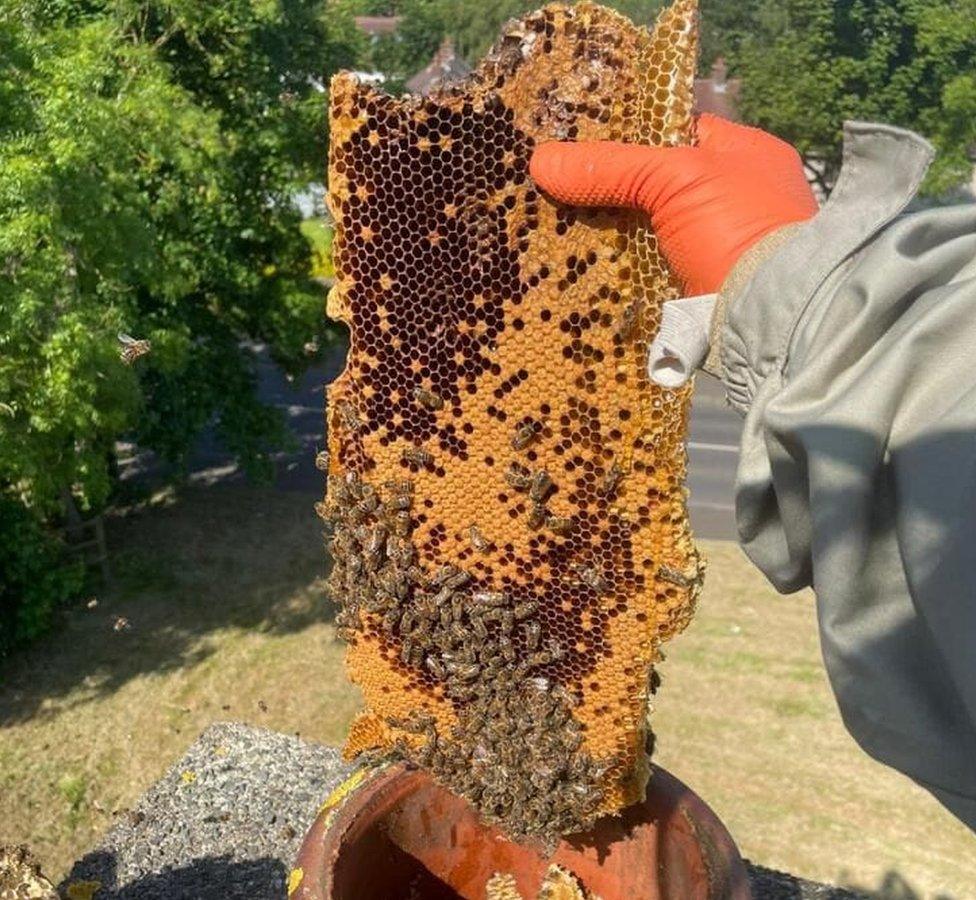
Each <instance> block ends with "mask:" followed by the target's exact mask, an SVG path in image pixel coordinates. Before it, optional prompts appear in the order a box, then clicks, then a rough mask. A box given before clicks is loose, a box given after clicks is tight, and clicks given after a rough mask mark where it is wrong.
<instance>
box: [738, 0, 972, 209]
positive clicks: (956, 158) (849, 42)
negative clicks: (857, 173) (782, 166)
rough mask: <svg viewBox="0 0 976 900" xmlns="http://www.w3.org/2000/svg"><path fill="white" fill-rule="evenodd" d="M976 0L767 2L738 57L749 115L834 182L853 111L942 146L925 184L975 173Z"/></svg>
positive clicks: (931, 187) (941, 184) (953, 181)
mask: <svg viewBox="0 0 976 900" xmlns="http://www.w3.org/2000/svg"><path fill="white" fill-rule="evenodd" d="M974 21H976V0H785V2H784V0H775V2H774V0H762V2H761V4H760V6H759V7H758V9H757V12H756V18H755V31H754V33H753V34H752V35H749V36H747V37H745V38H744V39H743V40H742V41H741V45H740V47H739V50H738V53H737V55H736V58H735V60H734V62H735V64H736V70H737V74H738V75H739V76H740V77H741V78H742V82H743V86H742V96H741V101H740V110H741V112H742V114H743V116H744V118H745V119H746V120H747V121H750V122H752V123H754V124H756V125H759V126H760V127H763V128H766V129H768V130H770V131H773V132H775V133H776V134H779V135H781V136H782V137H784V138H785V139H786V140H788V141H791V142H792V143H794V144H795V145H796V146H797V148H798V149H799V150H800V152H801V153H802V154H803V155H804V158H805V159H806V160H807V161H808V162H809V163H810V164H811V167H812V169H811V170H812V171H815V172H816V173H817V177H818V179H819V180H820V181H821V182H822V184H823V186H824V187H825V188H829V187H830V186H831V185H832V184H833V182H834V180H835V179H836V176H837V173H838V171H839V169H840V163H841V141H842V125H843V122H844V120H845V119H865V120H870V121H883V122H890V123H892V124H896V125H901V126H904V127H907V128H911V129H914V130H916V131H919V132H921V133H922V134H924V135H926V136H927V137H928V138H930V139H931V140H932V141H933V142H934V143H935V145H936V147H937V149H938V150H939V157H938V159H937V161H936V163H935V164H934V165H933V168H932V172H931V174H930V175H929V177H928V179H927V181H926V182H925V185H924V186H923V190H924V191H925V192H927V193H929V194H938V193H941V192H943V191H946V190H948V189H951V188H952V187H955V186H958V185H959V184H960V183H961V182H963V181H966V180H968V179H969V178H970V177H971V174H972V162H971V160H970V158H969V156H970V154H971V153H972V151H973V149H974V148H976V28H974V27H973V22H974Z"/></svg>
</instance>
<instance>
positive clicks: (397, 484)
mask: <svg viewBox="0 0 976 900" xmlns="http://www.w3.org/2000/svg"><path fill="white" fill-rule="evenodd" d="M383 487H385V488H386V489H387V490H388V491H389V492H390V493H391V494H394V495H403V496H407V497H409V496H410V495H411V494H412V493H413V482H412V481H411V480H410V479H409V478H390V479H389V480H388V481H384V482H383Z"/></svg>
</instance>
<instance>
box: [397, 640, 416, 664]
mask: <svg viewBox="0 0 976 900" xmlns="http://www.w3.org/2000/svg"><path fill="white" fill-rule="evenodd" d="M412 655H413V641H411V640H410V638H404V639H403V645H402V646H401V648H400V662H402V663H403V664H404V665H405V666H406V665H409V664H410V657H411V656H412Z"/></svg>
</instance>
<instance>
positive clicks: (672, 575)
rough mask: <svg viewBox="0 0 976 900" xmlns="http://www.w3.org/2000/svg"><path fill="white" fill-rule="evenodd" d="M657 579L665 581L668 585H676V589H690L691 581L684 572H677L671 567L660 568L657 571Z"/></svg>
mask: <svg viewBox="0 0 976 900" xmlns="http://www.w3.org/2000/svg"><path fill="white" fill-rule="evenodd" d="M657 577H658V578H660V579H661V580H662V581H666V582H668V583H669V584H674V585H677V586H678V587H683V588H686V587H691V585H692V583H693V581H692V579H691V578H689V577H688V576H687V575H685V574H684V572H679V571H678V570H677V569H675V568H672V567H671V566H661V567H660V568H659V569H658V570H657Z"/></svg>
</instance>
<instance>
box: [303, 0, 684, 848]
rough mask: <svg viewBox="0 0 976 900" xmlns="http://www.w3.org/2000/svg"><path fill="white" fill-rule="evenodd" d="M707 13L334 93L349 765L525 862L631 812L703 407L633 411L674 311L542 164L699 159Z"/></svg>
mask: <svg viewBox="0 0 976 900" xmlns="http://www.w3.org/2000/svg"><path fill="white" fill-rule="evenodd" d="M696 37H697V8H696V3H695V2H694V0H677V2H676V3H675V4H674V5H673V6H672V7H671V8H670V9H668V10H666V11H665V12H664V13H663V14H662V16H661V18H660V19H659V21H658V23H657V25H656V26H655V28H654V29H653V30H651V31H647V30H645V29H641V28H636V27H634V26H633V25H632V24H630V23H629V22H628V21H627V20H625V19H623V18H622V17H621V16H619V15H617V14H616V13H613V12H611V11H609V10H606V9H604V8H602V7H599V6H595V5H593V4H590V3H580V4H578V5H576V6H572V7H568V6H562V5H552V6H548V7H546V8H544V9H543V10H540V11H539V12H536V13H533V14H530V15H528V16H526V17H525V18H523V19H522V20H520V21H513V22H511V23H509V25H508V26H506V29H505V31H504V33H503V35H502V36H501V38H500V39H499V42H498V43H497V44H496V46H495V48H494V49H493V50H492V51H491V52H490V53H489V55H488V56H487V57H486V59H485V60H484V61H483V62H482V63H481V65H480V67H479V68H478V69H477V70H476V71H475V72H474V73H473V74H472V75H471V76H470V78H469V79H468V80H467V81H466V82H465V83H464V84H462V85H460V86H455V87H452V88H449V89H444V90H442V91H440V92H438V93H436V94H434V95H433V96H430V97H426V98H399V99H394V98H391V97H387V96H385V95H383V94H382V93H379V92H378V91H376V90H374V89H373V88H370V87H367V86H365V85H362V84H360V83H358V82H357V81H356V80H355V79H354V78H353V77H352V76H350V75H345V74H343V75H339V76H337V77H336V78H335V79H334V80H333V82H332V88H331V106H330V120H331V138H330V141H331V144H330V177H329V203H330V206H331V208H332V211H333V214H334V217H335V220H336V235H335V241H334V244H333V249H334V256H335V267H336V284H335V287H334V288H333V291H332V292H331V293H330V296H329V301H328V312H329V315H330V316H332V317H334V318H337V319H340V320H342V321H344V322H346V323H347V324H348V326H349V329H350V352H349V358H348V362H347V366H346V369H345V371H344V372H343V373H342V375H341V376H340V377H339V378H338V379H337V380H336V381H335V382H334V383H333V384H332V385H331V386H330V388H329V391H328V432H329V434H328V441H329V454H328V472H329V476H328V486H327V491H326V499H325V502H324V503H322V504H319V506H318V509H319V511H320V514H321V515H323V517H324V518H325V519H326V520H327V521H328V523H329V525H330V528H331V539H330V540H331V550H332V555H333V558H334V566H333V569H332V572H331V575H330V590H331V593H332V595H333V597H334V598H335V600H336V601H337V603H338V604H339V606H340V610H339V612H338V614H337V616H336V624H337V628H338V632H339V635H340V637H341V638H342V639H343V640H345V641H347V642H348V645H349V646H348V650H347V666H348V671H349V673H350V676H351V677H352V679H353V680H354V681H355V682H356V683H357V684H358V685H359V686H360V687H361V688H362V692H363V696H364V699H365V701H366V707H367V708H366V710H365V711H364V713H363V714H362V716H360V717H359V718H358V719H357V720H356V723H355V725H354V727H353V728H352V730H351V732H350V736H349V740H348V743H347V748H346V749H347V752H348V753H349V754H350V755H356V754H359V753H377V754H388V753H389V754H395V755H399V756H401V757H405V758H408V759H410V760H412V761H413V762H415V763H416V764H418V765H421V766H424V767H426V768H428V769H429V770H430V771H431V772H432V773H433V774H434V775H435V776H436V777H437V778H438V779H440V780H441V781H442V783H444V784H445V785H446V786H447V787H449V788H450V789H451V790H453V791H455V792H456V793H459V794H461V795H463V796H465V797H466V798H468V799H469V800H470V801H471V802H472V803H473V804H474V805H475V806H476V807H477V808H478V810H479V811H480V813H481V815H482V816H483V818H485V819H486V820H487V821H489V822H492V823H497V824H500V825H501V826H502V827H503V828H504V829H505V830H506V831H507V832H508V833H509V834H510V835H511V836H513V837H515V838H524V837H540V838H542V839H543V840H544V841H545V842H547V843H551V842H552V841H553V840H555V838H556V837H558V836H559V835H562V834H565V833H569V832H574V831H579V830H581V829H584V828H586V827H588V826H589V825H590V824H591V823H592V822H593V820H594V819H595V817H596V816H598V815H601V814H604V813H608V812H614V811H617V810H619V809H621V808H622V807H624V806H626V805H629V804H631V803H633V802H636V801H637V800H638V799H640V796H641V793H642V791H643V788H644V785H645V783H646V778H647V773H648V768H649V767H648V755H649V749H650V747H651V746H652V743H653V736H652V734H651V733H650V730H649V728H648V725H647V715H646V714H647V701H648V696H649V694H650V693H652V692H653V690H655V689H656V685H657V682H656V676H655V674H654V672H653V666H654V663H655V662H656V661H657V660H658V659H659V648H660V646H661V644H662V642H664V641H666V640H667V639H668V638H670V637H671V636H673V635H674V634H675V633H676V632H677V631H679V630H680V629H681V628H683V627H684V626H685V625H686V624H687V623H688V621H689V619H690V617H691V614H692V611H693V608H694V605H695V601H696V599H697V596H698V593H699V590H700V585H701V578H702V572H703V567H702V565H701V562H700V560H699V556H698V554H697V552H696V551H695V548H694V546H693V544H692V540H691V534H690V530H689V526H688V520H687V515H686V511H685V488H684V478H685V452H684V443H683V441H684V437H685V431H686V427H687V418H688V402H689V399H690V391H689V389H683V390H680V391H666V390H664V389H661V388H658V387H655V386H653V385H652V384H650V383H649V381H648V379H647V375H646V372H645V368H644V359H645V354H646V347H647V344H648V342H649V341H650V339H651V338H652V337H653V335H654V334H655V332H656V330H657V328H658V325H659V322H660V307H661V304H662V303H663V302H664V301H665V300H667V299H670V298H672V297H675V296H677V295H678V293H679V290H678V285H677V282H676V281H675V279H674V278H672V276H671V275H670V273H669V272H668V271H667V269H666V267H665V265H664V262H663V260H662V258H661V257H660V255H659V254H658V249H657V244H656V241H655V240H654V236H653V234H652V233H651V232H650V230H649V228H648V226H647V223H646V222H645V221H644V219H642V218H641V217H640V216H639V215H638V214H637V213H635V212H630V211H611V210H575V209H571V208H567V207H561V206H559V205H558V204H555V203H553V202H552V201H550V200H549V199H548V198H547V197H545V196H543V195H542V194H541V193H540V192H539V191H537V190H536V189H535V186H534V185H533V184H532V182H531V179H530V178H529V176H528V160H529V157H530V156H531V153H532V148H533V147H534V145H535V144H536V143H537V142H539V141H543V140H551V139H576V138H578V139H581V140H583V139H585V140H591V139H622V140H626V141H639V142H643V143H653V144H659V145H666V144H678V143H683V142H684V143H687V142H688V141H689V140H690V139H691V127H692V125H691V96H692V79H693V74H694V67H695V65H694V64H695V51H696Z"/></svg>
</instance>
